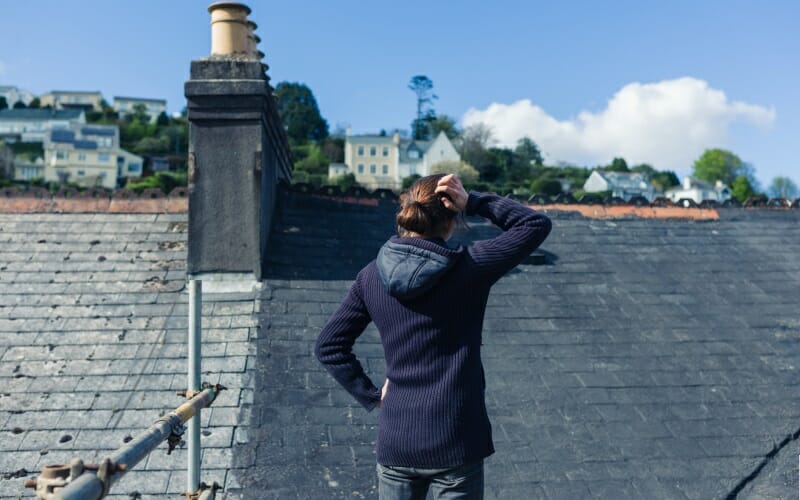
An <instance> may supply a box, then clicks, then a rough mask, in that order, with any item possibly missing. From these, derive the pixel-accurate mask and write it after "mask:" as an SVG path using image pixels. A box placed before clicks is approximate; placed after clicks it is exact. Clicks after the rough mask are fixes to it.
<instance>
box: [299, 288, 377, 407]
mask: <svg viewBox="0 0 800 500" xmlns="http://www.w3.org/2000/svg"><path fill="white" fill-rule="evenodd" d="M371 320H372V319H371V318H370V315H369V312H368V311H367V308H366V306H365V305H364V301H363V300H362V298H361V295H360V293H359V283H358V279H356V282H355V283H353V286H351V287H350V291H349V292H348V294H347V296H346V297H345V299H344V301H343V302H342V304H341V305H340V306H339V309H338V310H337V311H336V312H335V313H334V314H333V315H332V316H331V317H330V319H328V322H327V324H326V325H325V327H324V328H323V329H322V331H321V332H320V334H319V337H318V338H317V343H316V346H315V348H314V353H315V354H316V356H317V359H319V360H320V362H321V363H322V364H323V365H324V366H325V368H326V369H327V370H328V372H329V373H330V374H331V375H332V376H333V378H335V379H336V381H337V382H339V383H340V384H341V385H342V386H343V387H344V388H345V389H346V390H347V392H349V393H350V394H351V395H352V396H353V397H354V398H356V400H357V401H358V402H359V403H361V405H362V406H363V407H364V408H366V409H367V411H371V410H372V409H373V408H375V406H377V404H378V403H379V402H380V400H381V390H380V389H379V388H377V387H375V385H374V384H373V383H372V380H370V378H369V377H367V374H366V373H364V368H363V367H362V366H361V363H360V362H359V361H358V359H357V358H356V356H355V354H353V344H354V343H355V341H356V339H357V338H358V337H359V336H360V335H361V334H362V333H363V332H364V329H365V328H366V327H367V325H368V324H369V322H370V321H371Z"/></svg>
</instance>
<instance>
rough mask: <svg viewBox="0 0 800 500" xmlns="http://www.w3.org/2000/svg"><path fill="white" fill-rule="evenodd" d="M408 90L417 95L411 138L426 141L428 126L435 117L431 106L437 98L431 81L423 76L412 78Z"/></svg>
mask: <svg viewBox="0 0 800 500" xmlns="http://www.w3.org/2000/svg"><path fill="white" fill-rule="evenodd" d="M408 88H409V89H410V90H411V91H413V92H414V93H415V94H416V95H417V118H416V119H415V120H414V121H413V122H412V123H411V130H412V132H413V137H414V139H415V140H426V139H428V138H430V129H429V126H428V124H429V122H431V121H432V120H433V119H434V118H435V117H436V113H435V112H434V110H433V107H432V104H433V101H434V100H435V99H438V98H439V97H438V96H437V95H436V94H434V93H433V81H431V79H430V78H428V77H427V76H425V75H416V76H414V77H412V78H411V81H410V82H409V83H408Z"/></svg>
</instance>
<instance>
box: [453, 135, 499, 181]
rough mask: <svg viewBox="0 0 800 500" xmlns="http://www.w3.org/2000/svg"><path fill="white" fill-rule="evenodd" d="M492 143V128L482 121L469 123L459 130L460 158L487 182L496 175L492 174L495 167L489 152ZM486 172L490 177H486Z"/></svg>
mask: <svg viewBox="0 0 800 500" xmlns="http://www.w3.org/2000/svg"><path fill="white" fill-rule="evenodd" d="M492 144H494V138H493V137H492V129H491V128H489V127H488V126H487V125H485V124H483V123H476V124H474V125H470V126H469V127H466V128H464V130H462V131H461V140H460V141H459V153H460V154H461V159H462V160H464V161H465V162H467V163H469V164H470V165H474V166H475V168H476V169H477V170H478V172H479V173H480V175H481V179H482V180H485V181H489V182H493V181H494V178H496V177H497V175H492V174H494V170H495V169H496V167H495V164H494V161H493V160H494V158H493V157H492V155H490V154H489V148H490V147H491V146H492ZM486 173H488V174H489V175H488V177H492V179H488V178H486V177H487V175H486Z"/></svg>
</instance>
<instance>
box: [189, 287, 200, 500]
mask: <svg viewBox="0 0 800 500" xmlns="http://www.w3.org/2000/svg"><path fill="white" fill-rule="evenodd" d="M202 317H203V282H202V281H200V280H189V354H188V356H189V374H188V375H189V379H188V382H189V385H188V386H187V388H188V389H189V391H199V390H200V361H201V356H202V352H201V345H202V343H201V333H202V328H201V325H202ZM187 441H188V443H189V452H188V461H189V462H188V470H187V474H186V491H197V488H199V487H200V412H199V411H198V412H197V416H196V417H195V418H193V419H191V420H189V436H188V440H187Z"/></svg>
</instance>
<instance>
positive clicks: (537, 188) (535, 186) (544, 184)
mask: <svg viewBox="0 0 800 500" xmlns="http://www.w3.org/2000/svg"><path fill="white" fill-rule="evenodd" d="M531 192H532V193H534V194H546V195H548V196H558V195H560V194H561V182H559V180H558V179H554V178H552V177H548V176H542V177H539V178H537V179H534V180H533V181H532V182H531Z"/></svg>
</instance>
